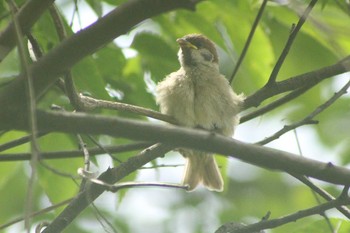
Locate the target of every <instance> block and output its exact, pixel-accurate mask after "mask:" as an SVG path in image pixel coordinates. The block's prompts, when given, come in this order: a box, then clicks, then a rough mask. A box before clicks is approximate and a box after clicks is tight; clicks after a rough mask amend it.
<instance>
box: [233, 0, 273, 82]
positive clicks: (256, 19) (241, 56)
mask: <svg viewBox="0 0 350 233" xmlns="http://www.w3.org/2000/svg"><path fill="white" fill-rule="evenodd" d="M267 1H268V0H264V1H263V2H262V4H261V6H260V9H259V12H258V14H257V16H256V18H255V20H254V23H253V25H252V28H251V30H250V32H249V35H248V38H247V40H246V42H245V44H244V47H243V50H242V53H241V55H240V56H239V58H238V61H237V63H236V66H235V68H234V70H233V72H232V74H231V76H230V78H229V82H230V84H231V83H232V82H233V79H234V78H235V76H236V74H237V72H238V69H239V67H240V66H241V64H242V61H243V60H244V58H245V55H246V54H247V51H248V48H249V45H250V43H251V41H252V39H253V36H254V33H255V30H256V28H257V27H258V25H259V22H260V19H261V17H262V15H263V12H264V10H265V6H266V4H267Z"/></svg>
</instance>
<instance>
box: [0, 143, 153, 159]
mask: <svg viewBox="0 0 350 233" xmlns="http://www.w3.org/2000/svg"><path fill="white" fill-rule="evenodd" d="M148 146H151V143H149V142H136V143H130V144H125V145H118V146H105V147H103V148H100V147H94V148H88V149H87V150H88V151H89V153H90V156H95V155H99V154H105V153H106V151H107V152H108V153H120V152H126V151H134V150H141V149H144V148H146V147H148ZM31 156H32V155H31V153H16V154H0V161H1V162H4V161H6V162H8V161H24V160H30V158H31ZM77 157H80V158H82V151H81V150H69V151H50V152H41V153H40V159H41V160H42V159H65V158H77Z"/></svg>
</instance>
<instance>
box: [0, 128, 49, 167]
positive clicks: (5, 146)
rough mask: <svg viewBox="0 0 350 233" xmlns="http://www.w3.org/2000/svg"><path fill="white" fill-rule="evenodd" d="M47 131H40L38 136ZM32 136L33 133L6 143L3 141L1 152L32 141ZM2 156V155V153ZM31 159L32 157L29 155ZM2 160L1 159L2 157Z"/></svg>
mask: <svg viewBox="0 0 350 233" xmlns="http://www.w3.org/2000/svg"><path fill="white" fill-rule="evenodd" d="M46 134H47V133H38V134H37V138H40V137H42V136H44V135H46ZM31 138H32V135H27V136H23V137H21V138H18V139H15V140H12V141H10V142H6V143H3V144H1V145H0V152H1V151H5V150H8V149H11V148H14V147H16V146H19V145H22V144H25V143H28V142H30V139H31ZM0 157H1V155H0ZM28 158H29V159H30V157H28ZM0 161H1V159H0Z"/></svg>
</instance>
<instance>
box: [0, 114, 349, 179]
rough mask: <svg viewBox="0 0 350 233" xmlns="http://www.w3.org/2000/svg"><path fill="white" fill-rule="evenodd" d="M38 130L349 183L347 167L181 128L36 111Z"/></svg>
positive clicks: (23, 125) (15, 126) (21, 123)
mask: <svg viewBox="0 0 350 233" xmlns="http://www.w3.org/2000/svg"><path fill="white" fill-rule="evenodd" d="M38 128H39V130H42V131H45V132H50V131H58V132H67V133H85V134H106V135H110V136H115V137H125V138H129V139H134V140H140V141H150V142H162V143H166V144H168V145H172V146H173V147H188V148H193V149H198V150H204V151H209V152H215V153H219V154H222V155H227V156H230V157H233V158H238V159H240V160H242V161H244V162H247V163H250V164H254V165H257V166H260V167H264V168H268V169H273V170H281V171H285V172H288V173H293V174H301V175H306V176H310V177H313V178H316V179H319V180H323V181H327V182H331V183H334V184H342V185H349V184H350V170H349V169H347V168H343V167H340V166H335V165H333V164H332V163H322V162H319V161H316V160H312V159H307V158H304V157H300V156H298V155H295V154H291V153H288V152H284V151H280V150H276V149H272V148H267V147H262V146H258V145H253V144H248V143H243V142H240V141H237V140H234V139H231V138H226V137H223V136H221V135H216V134H213V133H211V132H207V131H202V130H194V129H188V128H184V127H180V126H162V125H157V124H152V123H148V122H143V121H135V120H125V119H120V118H116V117H115V118H112V117H106V116H101V115H89V114H85V113H64V112H38ZM0 129H20V130H27V129H28V125H27V121H26V119H25V118H23V119H22V120H21V121H19V122H17V123H14V124H12V125H7V124H4V123H3V122H0Z"/></svg>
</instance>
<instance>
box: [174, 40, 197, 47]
mask: <svg viewBox="0 0 350 233" xmlns="http://www.w3.org/2000/svg"><path fill="white" fill-rule="evenodd" d="M176 42H177V43H178V44H179V45H180V47H181V48H190V49H198V48H197V46H195V45H194V44H191V43H190V42H188V41H187V40H185V39H183V38H179V39H177V40H176Z"/></svg>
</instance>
